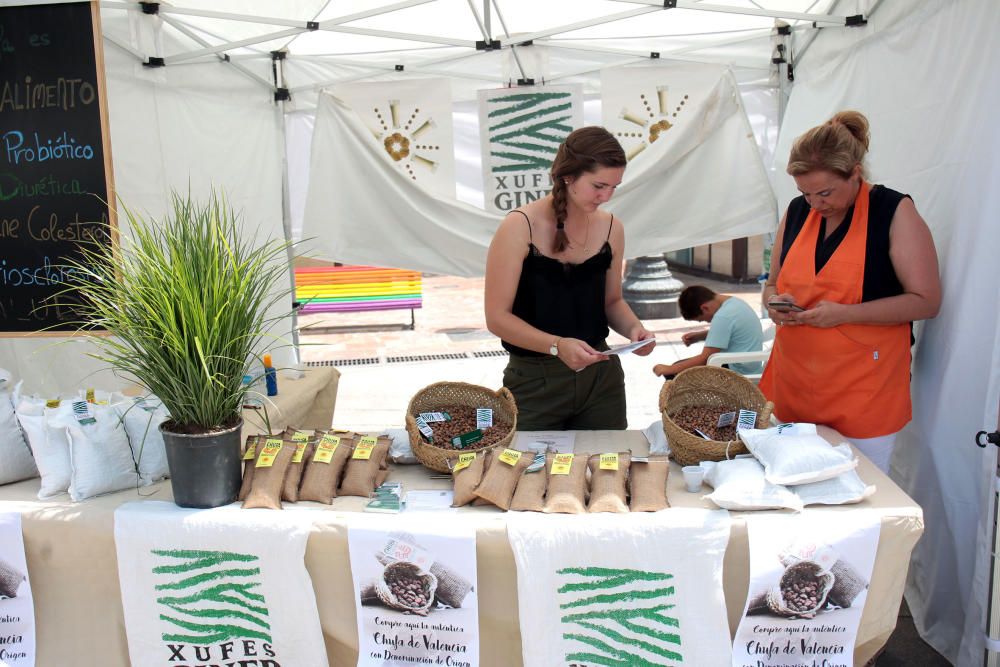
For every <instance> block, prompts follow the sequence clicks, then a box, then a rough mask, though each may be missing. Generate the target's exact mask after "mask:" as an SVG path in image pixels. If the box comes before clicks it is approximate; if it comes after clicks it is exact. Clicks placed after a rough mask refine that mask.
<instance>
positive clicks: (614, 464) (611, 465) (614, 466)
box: [600, 452, 618, 470]
mask: <svg viewBox="0 0 1000 667" xmlns="http://www.w3.org/2000/svg"><path fill="white" fill-rule="evenodd" d="M600 469H601V470H618V453H617V452H611V453H607V454H601V465H600Z"/></svg>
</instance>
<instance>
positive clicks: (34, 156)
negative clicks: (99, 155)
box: [2, 130, 94, 166]
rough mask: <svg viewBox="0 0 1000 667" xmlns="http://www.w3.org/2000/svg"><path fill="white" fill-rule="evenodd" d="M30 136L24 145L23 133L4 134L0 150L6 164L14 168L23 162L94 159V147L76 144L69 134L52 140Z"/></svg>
mask: <svg viewBox="0 0 1000 667" xmlns="http://www.w3.org/2000/svg"><path fill="white" fill-rule="evenodd" d="M31 134H32V136H31V137H30V138H29V139H28V142H27V144H26V143H25V137H24V133H23V132H21V131H20V130H10V131H9V132H6V133H4V135H3V137H2V146H3V148H2V150H3V153H4V156H5V157H6V158H7V163H8V164H10V165H15V166H16V165H19V164H21V163H23V162H47V161H49V160H92V159H94V147H93V146H91V145H90V144H78V143H76V139H74V138H73V137H71V136H69V132H63V133H62V134H61V135H59V136H57V137H55V139H54V140H53V139H45V140H43V139H42V138H41V137H39V136H38V133H37V132H32V133H31ZM32 139H33V140H34V141H33V142H32Z"/></svg>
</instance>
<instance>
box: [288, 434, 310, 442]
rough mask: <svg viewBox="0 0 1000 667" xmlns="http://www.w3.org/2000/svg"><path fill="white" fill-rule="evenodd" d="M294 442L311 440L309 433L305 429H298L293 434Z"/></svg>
mask: <svg viewBox="0 0 1000 667" xmlns="http://www.w3.org/2000/svg"><path fill="white" fill-rule="evenodd" d="M292 442H309V434H308V433H306V432H305V431H296V432H295V433H293V434H292Z"/></svg>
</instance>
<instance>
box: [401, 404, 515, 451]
mask: <svg viewBox="0 0 1000 667" xmlns="http://www.w3.org/2000/svg"><path fill="white" fill-rule="evenodd" d="M438 412H441V413H445V414H447V415H449V416H450V417H451V419H448V420H445V421H434V422H430V423H428V426H429V427H430V429H431V432H433V434H434V436H433V440H432V442H433V443H434V445H435V446H436V447H440V448H442V449H460V450H462V451H473V450H477V449H485V448H487V447H492V446H493V445H495V444H496V443H498V442H500V441H501V440H502V439H503V438H505V437H506V436H507V434H508V433H510V424H509V423H507V422H505V421H503V420H501V419H497V418H496V417H494V419H493V426H489V427H486V428H482V429H479V430H480V431H481V432H482V434H483V437H482V439H481V440H478V441H476V442H472V443H469V444H468V445H466V446H464V447H462V446H456V445H455V444H454V442H453V439H454V438H457V437H459V436H462V435H464V434H466V433H470V432H472V431H475V430H476V408H473V407H469V406H465V405H451V406H442V407H441V408H440V409H439V410H438ZM417 416H418V415H414V417H417Z"/></svg>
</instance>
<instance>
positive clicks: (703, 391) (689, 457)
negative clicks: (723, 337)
mask: <svg viewBox="0 0 1000 667" xmlns="http://www.w3.org/2000/svg"><path fill="white" fill-rule="evenodd" d="M696 405H708V406H717V407H720V408H729V409H733V408H737V409H739V408H743V409H746V410H754V411H756V413H757V428H767V425H768V424H769V423H770V420H771V410H773V409H774V404H773V403H771V402H770V401H769V400H767V399H766V398H764V394H762V393H761V392H760V389H758V388H757V387H756V385H754V383H753V382H751V381H750V380H748V379H746V378H745V377H743V376H742V375H740V374H739V373H735V372H733V371H731V370H728V369H726V368H720V367H718V366H695V367H693V368H688V369H687V370H685V371H682V372H680V373H678V374H677V377H676V378H674V379H673V380H669V381H667V382H664V383H663V388H662V389H660V415H661V416H662V417H663V432H664V433H665V434H666V436H667V442H668V443H669V444H670V452H671V454H670V455H671V456H672V457H673V459H674V460H675V461H677V463H679V464H680V465H682V466H688V465H698V464H699V463H701V462H702V461H722V460H725V459H727V458H729V459H731V458H733V457H734V456H736V455H737V454H746V453H747V448H746V446H745V445H744V444H743V441H742V440H740V439H739V438H737V439H735V440H727V441H722V440H706V439H705V438H702V437H701V436H698V435H695V434H694V433H689V432H688V431H685V430H684V429H682V428H681V427H680V426H678V425H677V424H675V423H674V422H673V420H672V419H671V418H670V417H671V415H674V414H676V413H677V411H678V410H680V409H681V408H686V407H689V406H696Z"/></svg>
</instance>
